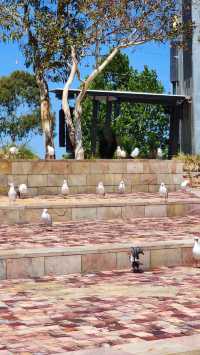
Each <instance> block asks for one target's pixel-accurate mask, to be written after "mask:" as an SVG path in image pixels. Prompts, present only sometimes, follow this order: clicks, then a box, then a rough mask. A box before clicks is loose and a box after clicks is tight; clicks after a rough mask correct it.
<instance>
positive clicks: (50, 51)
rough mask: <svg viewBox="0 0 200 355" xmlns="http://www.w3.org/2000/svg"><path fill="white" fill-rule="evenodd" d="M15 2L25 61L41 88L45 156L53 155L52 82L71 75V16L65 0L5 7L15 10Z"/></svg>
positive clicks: (18, 1) (38, 0)
mask: <svg viewBox="0 0 200 355" xmlns="http://www.w3.org/2000/svg"><path fill="white" fill-rule="evenodd" d="M73 1H74V0H71V1H70V3H73ZM11 4H14V5H15V6H16V9H17V16H18V18H19V19H20V21H19V22H18V23H17V26H16V27H17V34H18V40H19V44H20V48H21V50H22V52H23V54H24V57H25V64H26V66H27V67H28V68H31V69H32V70H33V72H34V74H35V77H36V81H37V84H38V87H39V90H40V106H41V123H42V129H43V133H44V140H45V158H49V157H48V148H47V147H48V145H50V146H52V147H54V139H53V127H54V124H53V123H54V122H53V115H52V112H51V106H50V96H49V81H51V82H60V81H63V82H64V81H65V80H66V78H67V77H68V72H69V67H68V48H69V46H68V37H69V34H68V22H69V17H68V13H67V12H64V13H63V8H65V4H64V0H51V1H47V0H34V1H31V0H29V1H26V0H13V1H9V0H4V8H6V6H7V7H8V8H9V9H11ZM12 6H13V5H12ZM61 25H62V26H61ZM11 27H12V23H11ZM54 158H55V157H54Z"/></svg>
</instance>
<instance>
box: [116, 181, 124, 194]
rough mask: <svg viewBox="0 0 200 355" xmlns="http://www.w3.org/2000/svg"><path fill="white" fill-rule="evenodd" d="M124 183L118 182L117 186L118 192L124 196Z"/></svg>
mask: <svg viewBox="0 0 200 355" xmlns="http://www.w3.org/2000/svg"><path fill="white" fill-rule="evenodd" d="M125 189H126V188H125V183H124V181H123V180H122V181H120V183H119V186H118V192H119V193H120V194H124V193H125Z"/></svg>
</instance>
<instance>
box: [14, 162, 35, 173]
mask: <svg viewBox="0 0 200 355" xmlns="http://www.w3.org/2000/svg"><path fill="white" fill-rule="evenodd" d="M32 166H33V161H24V160H23V161H13V162H12V169H11V173H12V175H15V174H21V175H22V174H31V173H32Z"/></svg>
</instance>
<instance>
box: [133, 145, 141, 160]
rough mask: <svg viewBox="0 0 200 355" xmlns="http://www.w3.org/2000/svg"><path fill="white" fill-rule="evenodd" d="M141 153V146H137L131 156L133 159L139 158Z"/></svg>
mask: <svg viewBox="0 0 200 355" xmlns="http://www.w3.org/2000/svg"><path fill="white" fill-rule="evenodd" d="M139 154H140V150H139V148H137V147H136V148H134V149H133V150H132V152H131V158H133V159H134V158H137V157H138V155H139Z"/></svg>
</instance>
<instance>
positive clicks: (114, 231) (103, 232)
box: [0, 216, 200, 250]
mask: <svg viewBox="0 0 200 355" xmlns="http://www.w3.org/2000/svg"><path fill="white" fill-rule="evenodd" d="M194 236H200V219H199V216H186V217H172V218H167V217H164V218H134V219H131V220H117V221H116V220H113V221H109V220H108V221H89V220H88V221H72V222H68V223H57V224H54V225H53V226H52V227H48V228H47V227H45V226H42V225H37V224H33V225H31V224H30V225H14V226H5V225H0V250H5V249H16V248H17V249H20V248H36V247H37V248H42V247H48V248H49V247H52V248H53V247H72V246H84V245H95V244H101V245H102V244H113V243H131V242H134V243H137V242H139V243H140V245H142V243H146V242H148V243H149V242H156V241H174V240H185V239H192V240H193V238H194Z"/></svg>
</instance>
